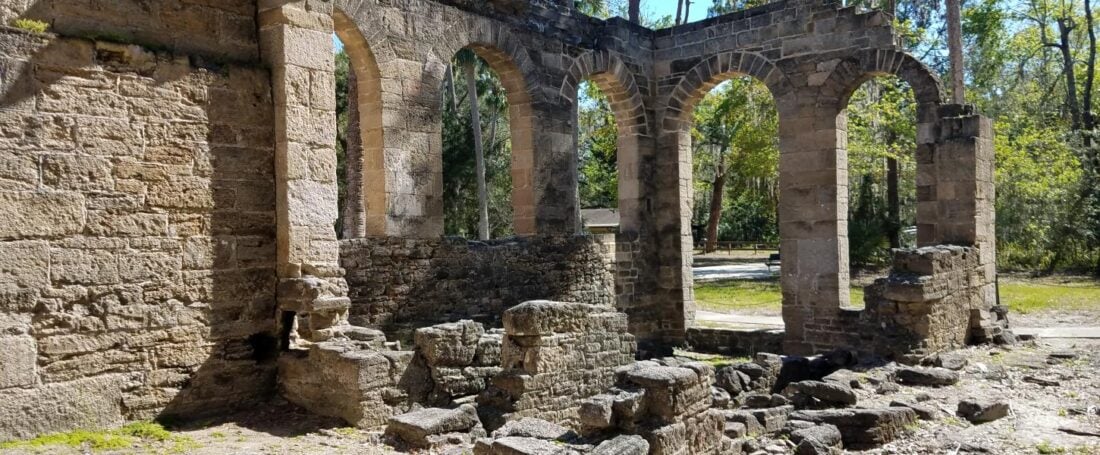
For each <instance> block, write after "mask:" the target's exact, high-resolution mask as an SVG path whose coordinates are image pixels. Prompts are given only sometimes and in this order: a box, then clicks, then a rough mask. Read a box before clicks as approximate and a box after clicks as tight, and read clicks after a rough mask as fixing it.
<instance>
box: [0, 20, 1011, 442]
mask: <svg viewBox="0 0 1100 455" xmlns="http://www.w3.org/2000/svg"><path fill="white" fill-rule="evenodd" d="M571 4H572V1H569V0H532V1H519V0H488V1H473V0H438V1H433V0H221V1H209V0H117V1H96V0H79V1H72V0H6V1H4V2H3V3H2V4H0V22H2V23H4V24H8V23H10V20H11V19H14V18H16V17H25V18H31V19H38V20H43V21H46V22H48V23H49V24H50V27H51V28H50V31H51V33H50V34H35V33H29V32H26V31H22V30H16V29H12V28H3V29H0V439H4V438H8V437H17V436H27V435H31V434H35V433H40V432H45V431H52V430H59V429H66V428H73V427H78V426H96V425H109V424H113V423H117V422H120V421H122V420H124V419H135V418H149V417H155V416H163V415H185V416H193V415H198V414H203V413H212V412H220V411H223V410H226V409H232V408H238V407H245V406H250V405H252V404H254V403H257V402H259V401H261V400H263V399H265V398H267V397H269V396H271V395H272V394H274V393H276V384H277V378H278V376H279V375H280V374H284V370H285V374H291V373H292V372H294V371H297V372H303V371H304V372H307V373H308V372H310V371H313V370H311V369H310V368H309V367H308V365H310V364H306V363H301V362H310V361H316V362H320V364H321V365H324V362H325V360H324V359H328V358H332V359H336V360H335V361H338V362H351V363H354V362H358V361H360V360H362V358H361V357H357V356H356V355H354V354H355V352H354V349H367V348H368V347H369V348H370V349H380V347H379V346H383V345H385V343H384V338H383V337H382V336H381V333H379V332H376V331H375V330H372V329H381V330H385V331H390V330H406V329H415V328H417V326H418V325H419V324H424V325H428V324H432V323H437V322H442V321H440V320H439V319H440V318H441V315H440V314H438V313H433V312H432V308H436V307H440V306H441V305H445V304H446V305H449V306H445V308H446V312H445V315H443V316H442V319H448V320H452V321H454V320H458V319H462V318H474V319H482V320H483V321H484V322H492V321H493V320H497V319H499V318H500V315H499V314H493V313H496V312H500V311H502V310H503V309H505V308H507V307H510V306H513V305H516V304H519V303H520V302H521V301H522V300H527V299H535V298H550V299H559V300H574V301H577V303H585V304H591V305H598V306H604V307H606V306H608V305H609V304H613V305H614V306H615V308H616V309H617V310H618V311H620V312H622V313H625V314H626V315H627V326H628V328H629V331H630V333H631V334H632V335H633V336H635V337H637V339H638V341H639V344H640V345H673V344H679V343H682V342H683V341H684V340H685V336H686V332H687V329H688V328H689V327H690V326H691V325H692V320H693V314H694V306H693V295H692V286H691V269H690V267H691V244H692V242H691V234H690V226H689V220H690V216H691V213H690V210H691V207H692V203H691V201H692V197H693V195H692V194H691V191H692V185H691V181H692V176H691V154H690V150H691V147H690V139H691V137H690V134H689V132H690V128H691V111H692V108H693V107H694V105H695V103H697V102H698V101H699V100H700V99H701V98H702V97H703V96H704V94H705V93H706V92H707V90H708V89H709V88H711V87H713V86H714V85H715V84H717V83H719V82H721V81H722V80H724V79H727V78H730V77H733V76H736V75H747V76H751V77H754V78H756V79H758V80H760V81H762V82H763V83H764V84H766V85H767V87H768V88H769V89H770V91H771V93H772V94H773V96H774V98H775V100H776V103H777V106H778V112H779V122H780V124H779V129H780V150H781V157H780V189H781V195H780V214H779V217H780V219H781V221H782V223H781V227H780V234H781V238H782V251H783V267H782V268H783V272H782V284H783V289H784V296H783V298H784V305H783V316H784V320H785V322H786V331H785V335H784V336H785V339H784V346H783V347H784V350H785V351H786V352H788V353H792V354H805V353H810V352H819V351H822V350H826V349H830V348H833V347H840V346H853V345H854V346H861V345H868V343H883V344H886V345H890V346H891V348H890V349H887V350H888V351H889V350H891V349H893V347H895V346H896V347H898V349H900V350H902V351H904V350H907V349H924V350H936V349H942V348H944V347H949V346H952V345H955V344H958V343H960V342H965V341H968V339H969V338H970V337H971V336H972V334H971V332H969V331H968V332H966V333H963V334H961V335H960V334H958V333H957V332H959V331H967V330H968V329H969V328H971V327H972V326H974V327H980V326H981V325H982V324H983V323H984V322H983V321H987V320H988V319H989V318H990V315H989V310H990V308H991V307H992V305H993V301H994V297H993V296H994V293H993V283H994V279H993V278H994V273H995V265H994V264H995V261H994V258H995V245H994V235H993V217H994V215H993V183H992V182H993V180H992V178H993V176H992V174H993V173H992V166H993V164H992V160H993V157H992V154H993V148H992V142H991V141H992V134H993V133H992V124H991V122H990V121H989V120H988V119H986V118H984V117H982V116H980V115H979V114H977V113H975V112H973V110H972V108H971V107H968V106H958V105H950V104H947V103H946V101H945V98H944V95H943V90H942V88H941V86H940V84H939V82H938V81H937V80H936V78H935V77H934V76H933V75H932V74H931V73H930V72H929V71H928V70H927V68H925V67H924V66H923V65H922V64H921V63H920V62H918V61H917V60H915V59H914V58H913V57H912V56H910V55H909V54H907V53H905V52H904V50H903V49H901V47H900V45H899V44H898V39H897V38H896V36H895V34H894V31H893V30H892V28H891V18H890V16H889V15H888V14H886V13H883V12H875V11H872V12H864V11H859V10H856V9H854V8H844V7H841V6H840V5H839V4H838V3H836V2H834V1H831V0H829V1H827V0H782V1H778V2H775V3H771V4H768V5H764V6H761V7H758V8H754V9H750V10H746V11H742V12H738V13H733V14H729V15H725V16H721V17H717V18H713V19H708V20H706V21H703V22H699V23H693V24H687V25H683V26H679V27H675V28H671V29H665V30H659V31H653V30H649V29H646V28H643V27H639V26H636V25H633V24H630V23H628V22H626V21H623V20H620V19H612V20H608V21H603V20H598V19H593V18H590V17H587V16H584V15H582V14H579V13H577V12H576V11H574V10H573V9H572V7H571V6H570V5H571ZM333 34H336V35H338V36H339V37H340V39H341V40H342V41H343V42H344V43H345V46H346V49H347V52H348V53H349V55H350V57H351V61H352V66H353V69H354V72H355V75H356V92H357V94H356V97H357V107H358V110H359V112H360V118H359V122H358V133H359V134H358V138H359V143H360V144H361V146H360V147H357V148H355V149H354V150H352V153H351V155H350V156H351V157H352V158H351V162H352V165H351V166H349V169H351V170H352V171H353V172H351V175H349V176H347V180H348V182H349V183H351V190H350V191H349V195H350V196H351V197H350V200H349V201H348V202H349V204H348V205H349V207H351V208H350V209H349V212H348V213H351V214H353V215H354V216H353V217H351V219H352V220H354V222H353V223H352V224H351V226H350V227H349V230H348V232H351V233H353V234H354V237H357V238H354V239H351V240H346V241H338V240H337V236H336V233H335V232H334V229H333V223H334V221H335V220H336V218H337V179H338V178H340V177H338V176H337V172H336V152H335V147H334V144H335V142H336V131H335V125H336V122H335V108H336V103H335V96H334V88H333V71H334V62H333V57H332V51H333V42H332V35H333ZM464 48H469V49H472V50H473V51H474V52H476V53H477V54H478V55H479V56H481V57H482V58H484V59H485V60H486V61H487V62H489V64H490V65H491V66H492V67H493V69H494V70H495V71H496V73H497V74H499V75H500V77H501V79H502V81H503V83H504V86H505V89H506V91H507V97H508V102H509V106H510V116H511V118H510V125H511V128H512V131H511V138H512V149H513V161H512V171H511V173H512V182H513V186H514V191H513V194H512V204H513V209H514V214H515V219H514V228H515V231H516V232H517V233H518V234H519V237H520V238H519V239H516V240H515V241H514V242H513V243H509V242H501V243H494V244H489V245H479V244H471V245H462V244H458V243H455V242H453V241H451V240H441V236H442V234H443V206H442V190H443V189H442V188H441V186H442V183H441V182H442V177H441V175H442V158H441V153H442V144H441V141H442V139H441V117H442V112H441V103H440V100H441V84H442V81H443V75H444V72H445V71H446V67H447V65H448V62H449V61H450V59H451V57H452V56H453V55H454V54H455V53H456V52H457V51H458V50H460V49H464ZM882 74H893V75H897V76H898V77H900V78H902V79H903V80H905V81H906V82H908V83H909V85H910V86H911V87H912V88H913V90H914V92H915V93H916V97H917V100H918V102H919V103H920V109H919V121H920V124H919V128H918V137H917V142H918V144H919V146H918V150H917V151H916V154H917V162H918V172H917V174H918V176H917V179H918V180H917V182H916V183H917V191H918V199H919V201H918V210H917V211H918V214H917V219H918V239H919V243H920V244H921V245H922V246H929V247H935V248H932V249H930V250H925V251H924V252H923V253H922V252H920V251H918V252H911V253H907V254H911V255H912V257H911V258H909V259H906V258H907V257H908V256H905V257H901V258H899V260H898V262H899V264H901V265H900V266H899V271H897V273H896V274H895V275H897V276H895V277H892V278H891V279H890V280H888V281H889V282H884V283H880V285H879V291H880V292H878V293H877V294H874V295H875V296H877V297H876V298H877V300H876V301H875V302H874V303H873V304H871V303H869V305H868V311H866V312H863V313H860V312H855V311H850V310H845V309H844V307H845V305H846V304H847V303H848V301H849V296H848V263H847V260H848V259H847V258H848V254H847V248H848V242H847V238H846V232H847V224H846V223H847V219H846V217H847V187H846V185H847V181H848V178H847V158H846V151H845V146H846V144H845V137H846V132H845V128H846V125H845V119H846V117H845V114H844V108H845V106H846V105H847V100H848V97H849V96H850V94H851V93H852V92H853V91H854V90H855V89H856V88H857V87H858V86H859V84H861V83H862V82H864V81H865V80H867V79H868V78H870V77H873V76H876V75H882ZM584 80H592V81H594V82H595V83H596V84H597V85H599V86H600V88H601V89H602V90H603V91H604V92H605V93H607V94H608V95H609V96H610V98H611V101H612V103H611V105H612V108H613V109H614V111H615V117H616V120H617V122H618V130H619V135H620V137H619V157H618V168H619V185H620V187H619V197H620V201H619V209H620V213H621V227H620V232H619V233H618V234H616V238H615V239H614V241H602V240H600V239H594V238H588V237H583V236H579V235H578V234H577V232H578V207H577V204H576V202H575V201H576V192H577V175H576V168H575V165H576V159H575V154H576V143H575V142H576V139H575V128H576V124H575V120H574V116H573V111H574V109H575V103H576V94H577V90H576V88H577V85H578V84H579V83H580V82H582V81H584ZM460 243H464V242H460ZM941 245H954V246H959V247H964V248H962V249H954V248H953V247H948V246H941ZM922 255H923V256H922ZM501 258H504V260H502V259H501ZM922 258H923V259H922ZM921 261H926V262H928V265H927V266H924V265H922V264H923V263H922V262H921ZM461 264H465V265H468V267H465V268H463V267H461ZM509 267H515V268H523V273H522V274H513V273H512V272H513V271H515V270H512V269H510V268H509ZM906 267H908V269H907V268H906ZM470 270H473V271H478V270H481V271H484V273H483V274H481V275H479V274H476V273H475V274H467V275H462V274H461V273H457V272H460V271H467V272H468V271H470ZM542 270H546V271H552V273H539V272H540V271H542ZM908 272H912V273H909V274H907V273H908ZM441 274H444V275H446V276H442V275H441ZM506 275H507V276H506ZM517 276H520V277H522V278H521V279H520V278H516V277H517ZM379 277H384V278H383V279H382V281H379ZM385 277H389V278H385ZM479 280H481V282H480V283H479ZM907 280H908V281H907ZM439 283H448V284H447V285H448V286H455V287H456V289H460V290H461V292H462V293H461V294H460V296H461V300H457V301H451V300H448V299H451V298H452V297H454V294H452V293H449V292H445V291H440V290H439V289H438V288H433V286H434V285H437V284H439ZM349 285H350V286H351V288H349ZM479 287H480V289H479ZM479 290H481V291H483V292H484V293H485V296H480V297H479V296H478V295H476V293H477V291H479ZM543 294H550V295H543ZM482 297H484V298H482ZM460 302H466V303H460ZM941 304H944V305H948V306H947V307H944V306H940V305H941ZM943 315H949V316H943ZM963 317H965V318H968V319H969V320H968V321H965V322H964V321H960V320H959V318H963ZM349 318H350V319H349ZM945 318H946V319H949V320H950V321H949V322H950V323H949V324H943V325H942V326H940V325H937V323H936V322H935V321H941V320H943V319H945ZM349 320H350V321H351V322H353V323H357V324H362V325H353V324H351V323H349ZM853 321H861V323H860V324H855V325H853V324H852V322H853ZM929 321H933V322H929ZM879 322H883V323H885V322H889V326H890V327H893V329H891V330H897V331H902V332H905V333H906V335H905V336H903V337H893V338H891V337H886V336H884V334H883V333H882V330H883V329H882V328H881V327H883V324H882V323H879ZM388 324H394V326H393V327H388V326H387V325H388ZM929 324H932V326H931V327H929V326H928V325H929ZM364 326H366V327H364ZM854 327H858V328H859V329H858V330H857V329H854ZM342 340H343V341H342ZM347 340H351V341H354V343H352V344H353V345H354V346H353V347H348V345H347V344H341V343H343V342H344V341H347ZM899 340H900V341H899ZM298 343H314V344H312V347H311V352H310V354H309V357H306V358H305V359H302V358H298V357H293V356H290V355H289V354H286V353H283V354H280V353H281V352H282V351H285V350H287V349H289V348H292V347H295V346H297V345H298ZM386 346H388V348H394V350H393V351H392V352H391V351H386V352H387V353H388V354H385V355H382V354H379V355H377V356H373V357H371V358H372V359H375V360H377V362H379V363H380V364H382V363H383V362H389V363H388V364H389V365H390V366H391V367H392V368H394V369H395V371H396V370H397V369H399V368H398V367H397V365H403V364H402V363H401V362H406V361H408V357H409V355H405V354H400V352H406V353H407V351H400V349H396V348H397V346H393V343H390V344H388V345H386ZM313 352H317V353H318V354H317V355H316V356H314V355H313ZM301 353H302V352H300V351H299V352H297V353H295V354H294V355H296V356H297V355H300V354H301ZM280 356H282V359H281V360H280ZM395 359H397V360H395ZM399 359H404V360H399ZM295 362H299V363H295ZM280 365H284V366H285V368H282V369H281V368H280ZM303 365H305V366H303ZM359 367H363V365H362V364H359V366H358V367H356V368H359ZM364 368H365V367H364ZM331 373H332V372H331V371H325V372H324V374H331ZM318 375H319V376H318V377H319V378H320V377H323V375H321V373H320V372H319V373H318ZM294 379H302V378H294ZM345 379H346V378H345ZM352 382H354V381H352ZM282 384H283V385H284V386H286V387H300V388H302V389H308V388H310V387H313V385H314V384H315V383H314V382H311V381H309V380H288V381H284V382H282ZM288 384H289V385H288ZM354 386H355V384H350V385H348V387H354ZM395 387H396V386H395ZM315 392H317V390H284V393H286V394H288V395H292V396H297V397H311V396H315V395H316V393H315ZM331 398H332V396H328V397H325V399H331ZM301 399H303V400H305V399H308V398H301ZM402 399H404V398H402ZM395 400H396V398H395ZM397 401H400V400H397ZM395 403H396V401H395ZM387 404H388V405H389V404H392V403H389V402H387ZM395 406H396V405H395Z"/></svg>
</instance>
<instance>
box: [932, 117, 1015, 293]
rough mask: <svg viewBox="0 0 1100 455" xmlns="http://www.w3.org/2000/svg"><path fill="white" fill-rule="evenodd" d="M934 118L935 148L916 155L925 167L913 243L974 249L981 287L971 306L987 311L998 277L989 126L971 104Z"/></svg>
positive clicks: (991, 149) (991, 123)
mask: <svg viewBox="0 0 1100 455" xmlns="http://www.w3.org/2000/svg"><path fill="white" fill-rule="evenodd" d="M938 114H939V122H938V125H937V126H938V135H937V137H936V142H935V144H934V145H933V146H928V147H923V148H921V149H920V151H919V153H918V155H917V162H918V166H924V168H925V169H926V171H924V172H919V174H918V181H917V196H918V205H917V216H918V219H921V220H922V226H921V227H922V229H921V232H919V234H918V235H919V238H918V244H919V246H928V245H943V244H947V245H962V246H974V247H977V248H978V254H979V263H980V264H981V269H982V274H983V279H984V282H985V284H984V285H983V286H982V299H981V301H980V302H976V303H979V304H981V305H982V306H985V307H986V308H983V309H988V307H990V306H992V305H993V304H994V303H995V302H996V295H995V289H994V283H995V280H996V274H997V245H996V237H995V231H994V223H995V221H996V220H995V214H994V209H993V204H994V198H995V194H994V185H993V166H994V150H993V122H992V120H990V119H989V118H986V117H984V116H982V115H979V114H976V113H974V109H973V106H961V105H945V106H941V107H940V109H939V112H938Z"/></svg>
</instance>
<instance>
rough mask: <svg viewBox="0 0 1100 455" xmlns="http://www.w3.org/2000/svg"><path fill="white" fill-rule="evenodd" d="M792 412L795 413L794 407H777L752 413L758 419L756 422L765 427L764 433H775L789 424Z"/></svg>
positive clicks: (756, 410)
mask: <svg viewBox="0 0 1100 455" xmlns="http://www.w3.org/2000/svg"><path fill="white" fill-rule="evenodd" d="M791 411H794V406H789V405H788V406H777V407H774V408H767V409H755V410H753V411H751V412H752V415H753V417H756V421H757V422H760V425H761V426H762V427H764V432H766V433H775V432H777V431H779V430H781V429H783V426H784V425H786V424H787V418H788V416H790V414H791Z"/></svg>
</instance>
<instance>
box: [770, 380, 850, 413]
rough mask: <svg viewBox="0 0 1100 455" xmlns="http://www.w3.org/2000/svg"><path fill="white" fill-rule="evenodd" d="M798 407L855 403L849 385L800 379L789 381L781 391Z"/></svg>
mask: <svg viewBox="0 0 1100 455" xmlns="http://www.w3.org/2000/svg"><path fill="white" fill-rule="evenodd" d="M783 393H784V394H785V395H787V396H788V397H791V399H792V402H793V403H794V404H795V406H796V407H799V408H807V407H808V408H820V407H838V406H839V407H843V406H852V405H854V404H856V401H857V399H858V398H857V397H856V393H855V392H854V391H853V390H852V388H851V387H848V386H846V385H843V384H838V383H835V382H821V381H801V382H795V383H791V384H790V385H788V386H787V388H786V389H785V390H784V391H783Z"/></svg>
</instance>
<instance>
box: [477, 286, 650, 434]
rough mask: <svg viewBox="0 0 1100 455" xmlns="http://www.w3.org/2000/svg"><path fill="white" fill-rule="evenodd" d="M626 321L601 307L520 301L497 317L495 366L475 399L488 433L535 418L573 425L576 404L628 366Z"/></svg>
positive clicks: (630, 345) (630, 343) (633, 346)
mask: <svg viewBox="0 0 1100 455" xmlns="http://www.w3.org/2000/svg"><path fill="white" fill-rule="evenodd" d="M626 328H627V320H626V315H625V314H623V313H617V312H615V311H614V310H612V309H610V308H607V307H598V306H594V305H585V304H581V303H562V302H549V301H531V302H524V303H523V304H521V305H517V306H514V307H512V308H510V309H508V310H507V311H505V312H504V340H503V344H502V346H501V368H503V371H502V372H501V373H500V374H498V375H497V376H495V377H494V378H493V380H492V383H491V384H490V386H489V388H488V389H487V390H486V391H485V392H484V393H482V394H481V396H479V397H478V402H479V403H480V404H481V408H480V409H479V414H481V415H482V421H483V423H484V424H485V425H486V427H487V428H490V429H495V428H497V427H499V426H500V424H501V423H503V421H504V420H515V419H520V418H523V417H535V418H539V419H543V420H547V421H550V422H555V423H560V424H572V423H577V422H578V420H577V418H578V414H577V411H578V409H579V408H580V402H581V400H583V399H584V398H586V397H590V396H592V395H596V394H599V393H602V392H603V391H604V390H606V389H607V388H608V387H610V386H611V385H613V384H614V383H615V370H616V369H618V368H619V367H621V366H624V365H629V364H631V363H633V362H634V353H635V352H636V351H637V343H636V342H635V339H634V336H633V335H631V334H630V333H628V332H627V331H626Z"/></svg>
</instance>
